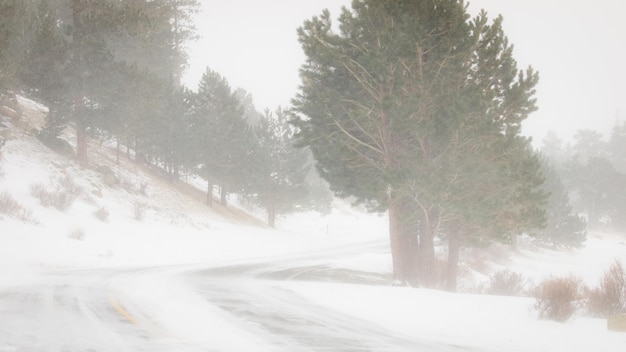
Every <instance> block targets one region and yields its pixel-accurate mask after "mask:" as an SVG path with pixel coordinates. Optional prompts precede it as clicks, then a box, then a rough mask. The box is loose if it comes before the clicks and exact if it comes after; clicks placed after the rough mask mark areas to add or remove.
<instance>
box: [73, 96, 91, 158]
mask: <svg viewBox="0 0 626 352" xmlns="http://www.w3.org/2000/svg"><path fill="white" fill-rule="evenodd" d="M82 108H83V98H82V97H77V98H76V99H74V114H75V120H76V157H77V159H78V164H79V165H80V166H81V167H87V164H88V163H89V158H88V156H87V132H86V131H85V129H86V126H85V122H84V117H83V116H82V112H83V111H82V110H83V109H82Z"/></svg>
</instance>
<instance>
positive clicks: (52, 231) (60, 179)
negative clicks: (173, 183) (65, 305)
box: [0, 131, 626, 352]
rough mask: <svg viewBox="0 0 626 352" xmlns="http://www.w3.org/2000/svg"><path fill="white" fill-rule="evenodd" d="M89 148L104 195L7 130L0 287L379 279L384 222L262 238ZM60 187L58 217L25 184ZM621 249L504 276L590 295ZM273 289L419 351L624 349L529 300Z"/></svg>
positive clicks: (92, 177) (295, 222)
mask: <svg viewBox="0 0 626 352" xmlns="http://www.w3.org/2000/svg"><path fill="white" fill-rule="evenodd" d="M93 148H94V149H95V154H93V156H92V160H93V163H94V164H96V165H107V166H109V167H110V168H111V169H112V170H113V171H114V172H115V174H116V176H117V177H118V178H119V179H120V181H121V182H120V183H118V184H116V185H113V186H107V185H106V184H105V183H103V181H102V175H101V174H99V173H98V172H97V171H95V170H94V169H80V168H79V167H77V166H76V164H75V162H74V161H73V160H70V159H67V158H65V157H63V156H60V155H58V154H55V153H53V152H50V151H49V149H48V148H46V147H45V146H43V145H42V144H40V143H39V142H38V141H37V140H36V139H35V138H34V137H33V136H32V135H30V134H29V133H21V132H18V131H15V132H14V133H13V138H11V139H9V140H8V141H7V143H6V145H5V146H4V147H3V149H2V159H0V195H2V194H8V195H10V196H11V197H12V198H14V199H15V200H16V201H17V202H18V203H19V204H20V206H21V207H23V208H24V209H25V213H23V214H27V216H23V217H22V219H20V218H18V217H17V216H14V215H7V214H1V213H0V286H5V287H6V286H10V285H15V284H17V283H20V282H24V281H29V280H31V279H34V278H36V276H37V274H38V273H39V272H41V271H42V270H50V269H55V268H98V267H128V266H143V267H148V266H162V265H177V264H203V265H215V266H223V265H227V264H232V263H245V262H252V261H259V260H272V259H273V258H286V257H288V258H291V259H293V258H298V257H299V256H303V257H306V254H307V253H312V252H315V251H321V250H324V251H326V252H327V253H329V258H328V265H331V266H335V267H342V268H347V269H352V270H361V271H371V272H376V273H389V272H390V270H391V262H390V257H389V252H388V248H387V249H385V246H384V245H383V244H386V243H387V241H388V237H387V222H386V219H385V217H384V216H381V215H376V214H367V213H366V212H363V211H359V210H355V209H354V208H351V207H350V206H349V205H347V204H345V203H341V202H338V203H337V204H336V207H335V208H334V210H333V212H332V213H331V214H328V215H324V216H323V215H320V214H312V213H304V214H295V215H291V216H288V217H285V218H282V219H280V221H279V230H273V229H269V228H267V227H265V226H262V225H260V224H259V222H256V223H255V222H251V221H244V222H241V221H239V220H238V219H237V216H236V215H234V216H232V214H231V216H226V215H224V214H225V213H224V210H221V211H217V212H216V211H211V210H209V209H207V207H206V206H205V205H203V204H201V202H198V201H197V200H195V199H192V198H190V197H188V196H185V195H181V194H179V193H177V192H176V191H174V190H173V189H172V188H171V187H170V186H169V185H168V183H167V182H165V181H162V180H160V179H159V178H157V177H155V176H153V175H151V174H150V173H146V172H143V171H142V170H141V169H139V168H138V167H136V166H133V164H132V163H131V162H129V161H127V160H125V159H124V158H123V159H124V160H123V162H122V165H121V166H118V165H117V164H115V162H114V157H113V156H112V155H111V152H108V151H107V150H105V148H104V147H102V146H98V145H95V146H94V147H93ZM96 156H97V158H94V157H96ZM67 180H71V182H70V183H71V184H74V185H76V186H78V187H79V188H80V189H81V192H79V194H78V195H77V199H76V201H75V202H74V203H73V204H72V206H71V207H70V208H69V209H67V210H65V211H60V210H57V209H55V208H54V207H44V206H42V205H41V202H40V201H39V199H37V198H36V197H35V196H33V194H32V189H33V187H34V185H43V186H44V187H45V188H46V189H49V190H54V189H56V188H61V189H62V188H63V187H65V186H64V184H65V185H66V184H67V183H68V181H67ZM66 186H67V185H66ZM101 209H104V210H105V211H106V212H107V213H108V215H107V216H106V219H105V220H101V219H99V218H98V217H97V216H96V215H95V214H96V212H97V211H98V210H101ZM138 212H139V213H140V215H141V216H138ZM625 238H626V237H624V236H621V235H619V234H600V233H592V234H590V236H589V239H588V241H587V243H586V245H585V246H584V247H583V248H580V249H574V250H571V251H569V252H559V251H548V250H545V249H541V250H538V249H534V250H531V249H521V250H519V251H518V252H517V253H514V254H513V255H512V256H511V258H510V260H509V261H508V262H507V264H506V265H507V266H508V267H510V268H511V270H513V271H516V272H521V273H524V274H525V275H528V276H530V277H533V278H538V279H540V278H542V277H546V276H550V275H565V274H569V273H575V274H576V275H578V276H580V277H581V278H583V279H584V280H585V282H587V283H589V284H592V285H594V284H596V283H597V281H598V280H599V278H600V276H601V275H602V273H603V272H604V270H606V269H607V268H608V265H610V263H611V262H612V261H613V260H614V259H616V258H617V259H621V260H622V261H624V262H626V254H625V253H626V245H625V242H626V239H625ZM346 246H355V247H358V248H362V249H363V251H362V252H359V253H356V254H354V255H352V256H350V257H339V258H333V257H332V253H334V252H333V249H334V248H344V247H346ZM381 248H382V249H381ZM338 253H339V252H338ZM172 285H174V286H173V287H172V288H171V290H170V291H169V295H168V296H167V297H160V296H159V297H155V299H157V300H159V301H162V300H166V299H169V300H176V301H177V303H176V304H178V305H180V304H181V302H185V304H188V305H187V307H188V308H187V309H182V310H181V309H179V310H177V311H178V312H181V311H182V312H186V313H188V314H190V317H191V318H189V319H191V320H193V319H194V317H197V316H198V315H202V314H207V315H209V314H211V315H212V316H213V314H214V313H215V312H209V311H203V310H200V311H198V310H195V309H194V307H195V305H194V304H193V303H194V299H195V298H194V297H192V296H189V295H188V291H185V290H184V289H183V285H181V286H180V287H177V286H176V284H175V282H174V283H173V284H172ZM277 285H282V286H284V288H285V289H288V290H292V291H294V292H297V293H298V294H299V295H301V296H303V297H306V298H307V299H310V300H312V301H314V302H316V303H318V304H321V305H324V306H328V307H331V308H333V309H336V310H338V311H340V312H344V313H346V314H350V315H353V316H356V317H360V318H362V319H365V320H368V321H372V322H374V323H376V324H380V325H381V326H383V327H385V328H387V329H389V330H392V331H395V332H398V333H401V334H406V335H410V336H420V337H422V338H423V339H424V340H425V341H435V342H443V343H446V344H450V345H463V346H468V345H469V346H475V347H476V348H477V349H479V350H490V351H502V350H506V351H568V352H573V351H581V352H583V351H592V350H593V351H615V352H617V351H623V350H624V348H626V334H618V333H612V332H607V331H606V322H605V321H604V320H600V319H591V318H586V317H576V318H575V319H573V320H572V321H570V322H568V323H565V324H560V323H553V322H548V321H540V320H538V319H537V317H536V314H535V312H534V311H533V309H532V306H533V300H532V299H529V298H510V297H493V296H486V295H482V296H481V295H469V294H449V293H444V292H438V291H431V290H418V289H408V288H399V287H387V286H365V285H353V284H336V283H316V282H295V281H290V282H282V283H277ZM142 289H144V290H145V289H146V287H143V288H142ZM146 304H149V302H148V303H146ZM189 325H192V324H189ZM187 333H188V334H193V333H194V332H193V331H187Z"/></svg>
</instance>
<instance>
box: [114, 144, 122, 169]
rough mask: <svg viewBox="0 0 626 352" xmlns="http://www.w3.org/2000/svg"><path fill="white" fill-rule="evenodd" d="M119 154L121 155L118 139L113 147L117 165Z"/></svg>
mask: <svg viewBox="0 0 626 352" xmlns="http://www.w3.org/2000/svg"><path fill="white" fill-rule="evenodd" d="M120 153H121V150H120V139H119V138H117V143H116V145H115V163H116V164H117V165H119V164H120Z"/></svg>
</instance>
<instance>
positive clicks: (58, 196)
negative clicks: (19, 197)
mask: <svg viewBox="0 0 626 352" xmlns="http://www.w3.org/2000/svg"><path fill="white" fill-rule="evenodd" d="M30 193H31V194H32V195H33V196H35V197H36V198H37V199H39V202H40V203H41V205H43V206H44V207H54V208H57V209H58V210H60V211H66V210H67V209H69V208H70V206H72V204H73V203H74V200H75V197H74V196H73V195H71V194H69V193H65V192H63V191H50V190H48V188H47V187H46V186H44V185H42V184H40V183H38V184H34V185H32V186H31V187H30Z"/></svg>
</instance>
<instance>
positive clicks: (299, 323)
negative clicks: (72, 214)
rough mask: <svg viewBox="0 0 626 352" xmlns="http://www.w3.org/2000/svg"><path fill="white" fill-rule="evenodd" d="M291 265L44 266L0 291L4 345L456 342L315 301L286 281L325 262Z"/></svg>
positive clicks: (0, 345) (384, 346)
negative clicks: (389, 327)
mask: <svg viewBox="0 0 626 352" xmlns="http://www.w3.org/2000/svg"><path fill="white" fill-rule="evenodd" d="M310 260H311V258H309V263H311V261H310ZM288 263H289V262H280V263H278V264H277V263H276V262H273V261H266V262H256V263H244V264H241V263H239V264H235V265H225V266H221V267H206V266H199V265H194V266H178V267H155V268H148V269H97V270H96V269H89V270H69V271H68V270H65V271H56V272H48V273H46V274H43V275H40V276H37V278H36V279H34V280H33V281H32V282H30V283H23V284H22V285H19V286H11V287H4V288H1V289H0V351H29V352H31V351H32V352H37V351H42V352H43V351H45V352H57V351H58V352H61V351H63V352H65V351H107V352H108V351H111V352H113V351H115V352H117V351H151V352H154V351H459V350H462V349H460V348H459V347H451V346H437V345H432V344H426V343H420V342H418V341H412V340H411V339H409V338H407V337H406V336H401V335H399V334H396V333H393V332H391V331H386V330H384V329H383V328H381V327H380V326H377V325H376V324H374V323H372V322H368V321H364V320H360V319H358V318H356V317H353V316H350V315H346V314H342V313H339V312H338V311H335V310H332V309H330V308H326V307H323V306H320V305H317V304H315V303H314V302H312V301H309V300H307V299H306V298H304V297H303V296H301V295H299V294H298V293H297V291H293V290H290V289H289V285H290V284H289V281H285V280H289V279H290V278H293V277H294V276H295V277H298V276H300V275H305V274H306V275H308V277H310V273H311V272H312V271H315V272H318V274H317V275H318V277H320V276H321V275H322V274H321V273H320V272H323V271H324V270H322V269H320V268H321V266H319V265H314V266H302V263H303V262H302V261H297V262H296V261H294V262H293V264H294V266H293V267H290V266H289V265H288ZM295 264H298V265H300V266H297V265H295ZM328 272H329V273H332V275H335V274H337V273H336V272H333V271H328ZM327 279H328V280H331V281H332V278H331V277H327ZM372 279H375V278H372ZM319 287H320V289H323V288H324V283H320V286H319ZM329 289H330V288H329Z"/></svg>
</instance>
